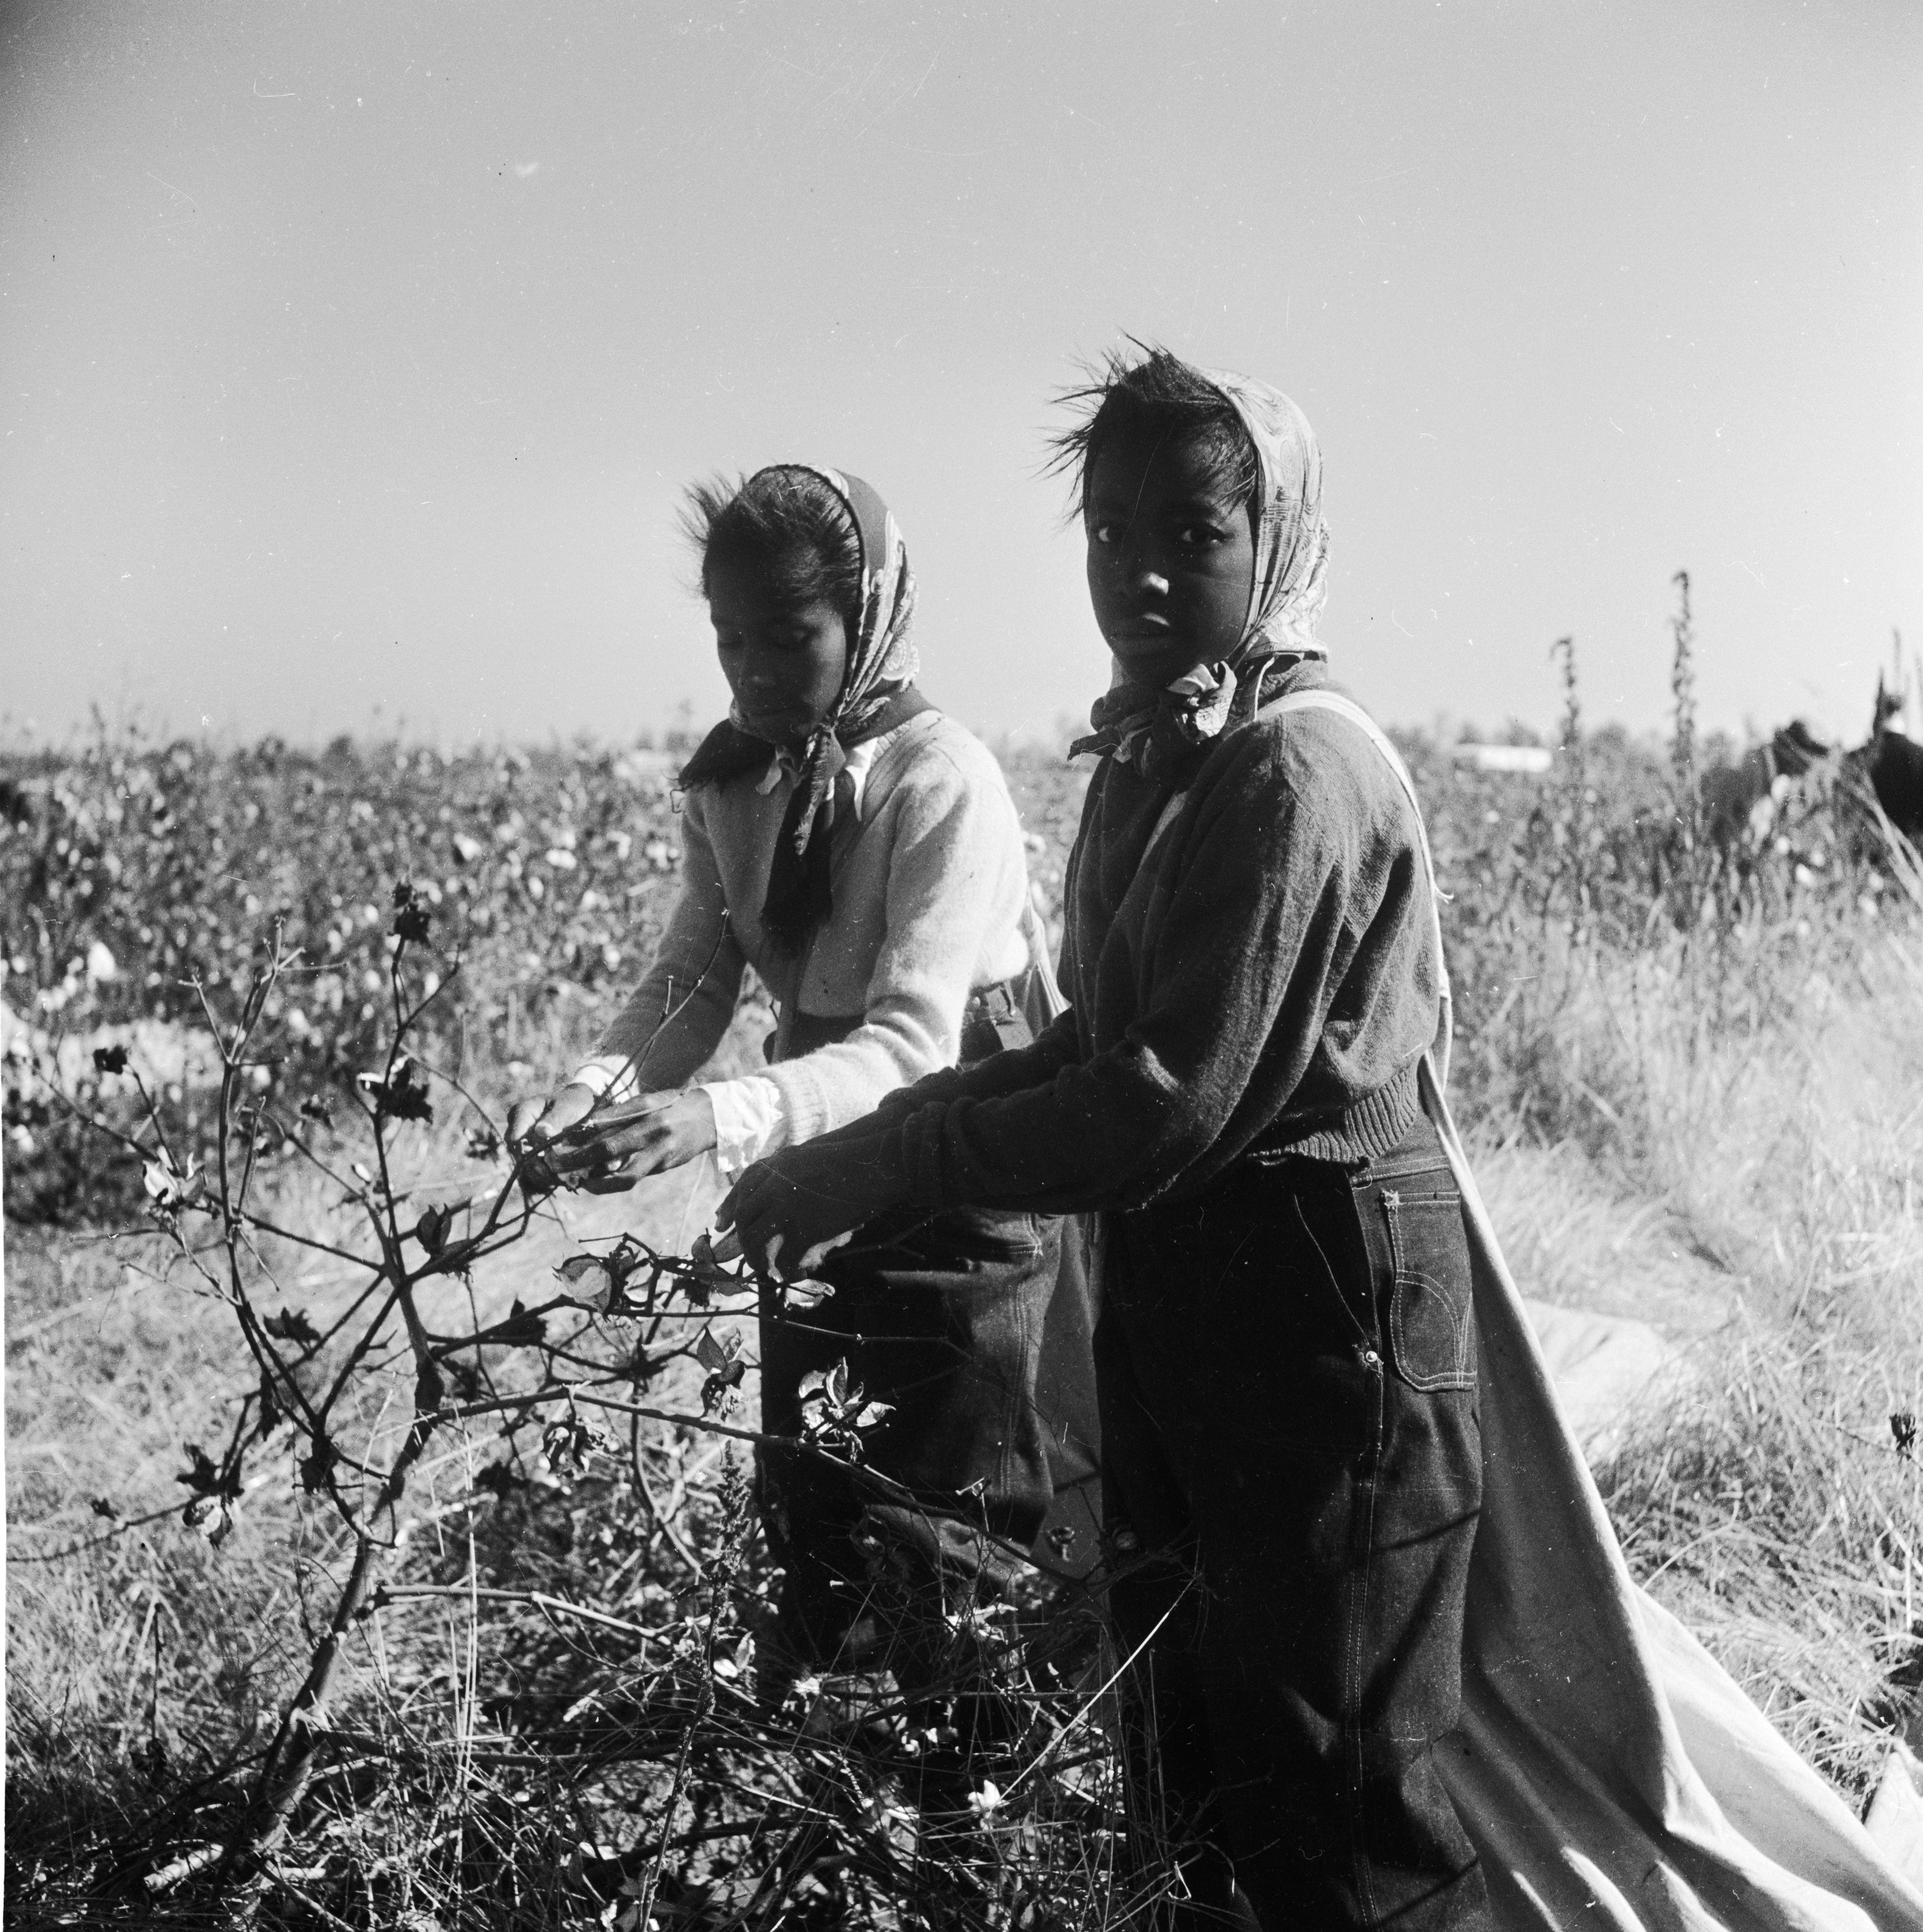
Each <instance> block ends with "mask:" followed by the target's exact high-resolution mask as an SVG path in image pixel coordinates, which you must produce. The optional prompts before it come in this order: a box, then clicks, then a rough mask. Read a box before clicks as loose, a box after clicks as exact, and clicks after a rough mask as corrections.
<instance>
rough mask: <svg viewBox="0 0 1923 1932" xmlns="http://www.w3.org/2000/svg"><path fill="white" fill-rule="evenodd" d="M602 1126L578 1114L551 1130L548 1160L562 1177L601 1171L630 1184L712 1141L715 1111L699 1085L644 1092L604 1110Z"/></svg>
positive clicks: (706, 1147)
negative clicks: (605, 1116)
mask: <svg viewBox="0 0 1923 1932" xmlns="http://www.w3.org/2000/svg"><path fill="white" fill-rule="evenodd" d="M607 1111H608V1113H609V1115H610V1118H609V1120H608V1121H607V1124H606V1125H603V1124H601V1123H600V1122H598V1121H594V1120H586V1119H578V1118H577V1121H576V1123H575V1124H573V1125H571V1127H568V1128H567V1129H565V1130H559V1131H556V1133H554V1135H553V1144H552V1145H550V1147H549V1148H548V1149H547V1164H548V1165H549V1166H550V1167H551V1168H553V1170H554V1172H555V1173H556V1175H559V1176H560V1177H561V1178H563V1179H568V1178H573V1177H575V1176H577V1175H583V1176H587V1175H604V1176H607V1177H609V1178H613V1179H616V1180H619V1181H623V1182H625V1183H627V1184H630V1185H631V1184H632V1183H633V1182H634V1181H638V1180H640V1178H642V1177H643V1176H644V1175H650V1174H661V1173H664V1172H666V1171H667V1169H669V1168H671V1167H679V1166H682V1164H683V1163H685V1162H688V1161H691V1160H694V1158H695V1157H697V1155H700V1154H705V1153H706V1152H707V1151H708V1150H709V1148H712V1146H713V1145H714V1144H715V1110H714V1106H713V1104H712V1102H710V1101H709V1098H708V1097H707V1096H706V1094H703V1092H702V1091H700V1088H688V1090H687V1091H685V1093H684V1092H682V1091H678V1090H676V1089H674V1088H670V1089H668V1090H667V1091H665V1092H664V1093H659V1094H643V1096H642V1097H641V1098H640V1100H633V1101H624V1102H623V1103H622V1104H621V1106H619V1107H617V1108H611V1109H608V1110H607Z"/></svg>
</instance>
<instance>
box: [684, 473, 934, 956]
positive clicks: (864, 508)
mask: <svg viewBox="0 0 1923 1932" xmlns="http://www.w3.org/2000/svg"><path fill="white" fill-rule="evenodd" d="M781 467H783V468H793V469H807V470H808V473H809V474H810V475H814V476H818V477H819V478H821V480H822V481H823V482H825V483H826V484H828V486H829V487H830V488H831V489H832V490H834V491H835V493H836V495H838V496H839V497H840V498H841V501H842V502H843V503H844V504H845V505H847V511H848V514H849V515H850V517H851V518H852V519H853V522H854V526H855V534H856V538H857V539H858V540H859V543H860V545H861V584H862V604H861V615H860V619H859V622H858V623H857V625H856V629H855V634H854V635H853V637H850V639H849V640H848V668H847V676H845V677H844V678H843V679H842V680H841V691H840V692H839V694H838V695H837V697H835V702H834V704H833V705H832V707H831V708H830V709H829V712H828V715H827V716H826V717H825V718H823V719H822V720H821V721H820V723H819V724H817V725H816V726H815V727H814V730H812V731H811V732H810V733H809V734H808V739H807V740H806V742H805V744H804V745H802V748H801V750H800V752H799V757H798V758H797V760H796V763H797V766H798V767H799V769H798V770H797V772H796V779H795V787H794V792H793V796H791V797H790V799H789V800H788V805H787V811H785V812H784V814H783V815H782V818H781V832H780V835H778V837H777V838H776V839H775V851H774V856H773V859H772V861H771V862H770V863H769V868H768V889H767V892H766V896H765V898H763V901H762V905H761V924H762V927H763V930H764V931H765V932H767V933H768V935H769V937H770V938H772V939H773V940H774V941H775V942H776V943H777V944H778V945H780V946H781V947H784V948H786V949H787V950H790V951H794V952H798V951H799V950H800V949H801V948H802V947H803V946H804V945H805V944H806V943H807V942H808V940H809V939H810V938H811V937H812V936H813V935H814V933H815V932H817V931H819V930H820V928H821V926H823V925H824V924H825V923H826V922H827V920H828V919H829V916H830V915H831V914H832V912H833V910H834V894H833V891H832V887H831V885H830V882H829V841H830V840H831V838H832V835H833V826H834V818H835V780H836V778H838V777H839V776H840V775H841V770H842V768H843V766H845V765H846V764H847V753H848V751H849V750H850V748H852V747H853V746H854V745H859V744H862V743H863V742H865V741H866V740H867V739H871V738H878V737H880V736H882V734H883V733H884V732H888V731H892V730H895V728H896V727H897V726H898V725H901V724H906V723H907V721H908V720H909V719H910V718H913V717H914V716H916V715H917V714H918V713H919V712H923V711H929V710H932V709H934V706H932V705H931V704H930V703H929V700H927V699H926V697H923V696H922V694H921V693H920V692H919V691H917V690H916V688H915V687H914V682H913V679H914V676H915V673H916V670H918V669H919V660H918V658H917V655H916V650H915V646H914V643H913V639H912V637H911V635H910V632H911V628H912V624H913V616H914V609H915V580H914V577H913V574H912V573H911V572H910V570H909V568H908V552H907V545H906V544H904V542H903V541H902V540H901V530H900V528H899V527H898V526H897V524H896V523H895V518H894V516H893V514H892V513H891V511H889V508H888V505H886V503H884V502H883V501H882V500H881V499H880V496H877V494H876V493H875V492H874V490H872V489H871V488H870V487H869V486H868V484H865V483H864V482H863V481H862V480H861V478H859V476H849V475H844V474H842V473H841V472H837V471H835V470H832V469H814V468H813V467H812V466H811V465H806V464H798V463H797V464H784V465H781ZM757 474H759V475H765V474H766V472H764V471H763V472H757ZM753 480H754V479H753V478H749V481H750V482H752V481H753ZM779 755H780V753H779V751H778V748H776V747H775V746H773V745H770V744H769V742H768V741H767V739H765V738H757V737H756V736H754V733H752V732H751V731H749V730H745V728H744V727H742V724H741V722H740V718H739V712H735V711H730V713H729V715H728V716H727V718H725V719H724V720H723V721H722V722H721V723H720V724H717V725H716V726H715V728H714V729H713V730H712V731H710V732H709V733H708V735H707V736H706V738H704V739H703V740H702V741H701V745H700V749H699V750H697V751H696V752H695V754H694V756H693V757H691V758H690V759H689V760H688V763H686V764H685V766H683V767H682V772H681V779H680V782H681V784H682V788H683V790H691V789H692V788H693V787H694V786H696V785H699V784H724V783H725V782H726V781H727V780H728V779H730V778H739V777H741V776H742V775H745V774H746V773H748V772H765V771H766V769H767V768H768V766H769V763H770V761H771V760H772V759H775V758H776V757H779Z"/></svg>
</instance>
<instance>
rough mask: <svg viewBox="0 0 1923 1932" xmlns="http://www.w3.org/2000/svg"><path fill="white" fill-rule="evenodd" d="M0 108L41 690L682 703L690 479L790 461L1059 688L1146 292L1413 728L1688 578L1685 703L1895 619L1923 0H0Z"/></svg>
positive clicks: (943, 696)
mask: <svg viewBox="0 0 1923 1932" xmlns="http://www.w3.org/2000/svg"><path fill="white" fill-rule="evenodd" d="M0 153H4V154H5V168H4V169H0V399H4V407H0V715H4V718H5V721H6V722H7V725H8V726H9V727H10V729H11V730H12V731H13V733H16V734H18V733H29V734H31V735H35V736H43V737H44V736H60V735H62V734H64V733H67V732H68V731H70V730H72V729H73V728H74V727H76V726H77V724H80V723H81V722H83V721H85V720H86V718H87V717H88V716H89V713H90V712H91V711H92V709H95V707H98V709H100V710H101V712H103V713H104V715H107V717H108V718H110V719H112V720H115V721H119V720H124V719H126V718H130V717H136V718H141V719H144V720H145V721H147V722H148V724H150V725H151V726H153V727H156V728H160V729H165V730H200V729H205V730H210V731H212V732H214V733H219V734H224V735H226V736H230V737H232V736H242V737H251V736H256V735H258V734H260V733H267V732H273V733H278V734H280V735H281V736H284V737H286V738H288V739H294V740H296V741H306V740H314V739H323V738H325V737H327V736H332V734H334V733H336V732H338V731H341V730H355V731H367V730H379V731H383V732H384V731H391V730H401V731H404V732H405V733H407V734H409V735H412V736H419V737H422V738H425V739H430V740H434V741H437V742H443V743H458V742H469V741H472V740H476V739H478V740H483V741H493V740H500V739H508V740H515V741H520V742H535V741H545V740H547V739H553V738H555V737H560V738H568V737H571V736H574V735H575V734H577V733H589V734H591V735H592V736H595V737H597V738H599V739H625V738H627V737H630V736H633V735H634V734H635V733H640V732H643V731H646V730H658V729H659V728H661V727H664V726H666V725H670V724H675V723H676V722H680V723H683V724H696V725H701V724H706V722H708V721H709V720H711V719H712V718H713V717H715V716H716V715H719V713H720V712H721V709H722V708H723V706H724V703H725V691H724V686H723V685H722V682H721V678H720V675H719V673H718V670H717V668H716V667H715V662H714V656H713V650H712V637H711V634H710V633H709V630H708V628H707V625H706V617H705V613H704V611H703V608H702V607H701V605H700V602H699V600H698V598H697V596H696V595H695V594H694V588H693V577H694V563H693V559H692V558H691V556H690V554H689V553H688V550H687V549H686V547H685V543H684V542H683V541H682V539H681V538H680V537H679V535H678V534H677V532H676V514H677V507H678V505H679V500H680V495H681V492H682V490H683V489H684V488H685V485H686V484H688V481H691V479H693V478H697V477H701V476H706V475H711V474H713V473H715V472H737V471H742V470H751V469H754V468H757V467H758V466H760V465H761V464H763V463H769V462H776V461H783V460H807V461H811V462H815V463H824V464H828V465H831V466H838V467H841V468H844V469H851V470H853V471H854V472H856V473H858V474H859V475H863V476H865V477H866V478H868V480H869V481H871V482H872V483H873V484H874V485H875V486H876V487H877V488H878V489H879V490H880V491H881V492H882V493H883V495H884V496H886V498H887V499H889V502H890V503H891V504H892V506H893V507H894V508H895V512H896V514H897V515H898V518H899V519H900V521H901V525H902V526H903V528H904V531H905V532H906V533H907V538H908V542H909V546H910V555H911V557H912V559H913V563H914V566H915V569H916V575H917V577H918V580H919V589H920V602H919V617H918V620H917V621H918V627H919V637H920V640H921V643H922V655H923V661H924V676H923V679H922V682H923V685H924V688H926V690H927V691H929V694H930V695H931V696H932V697H934V698H935V700H936V701H937V702H938V703H940V704H941V705H942V706H944V708H945V709H948V710H950V711H951V712H953V713H955V715H957V716H959V717H960V718H962V719H964V720H965V721H967V722H968V723H970V724H973V725H975V726H977V727H978V728H981V729H983V730H987V731H989V732H991V733H1025V732H1026V733H1038V734H1046V733H1050V732H1052V731H1053V730H1055V728H1056V727H1058V724H1059V723H1060V722H1061V721H1063V720H1064V718H1067V717H1070V716H1071V715H1079V714H1080V713H1081V712H1083V711H1084V710H1085V709H1086V706H1087V705H1088V702H1089V700H1090V699H1091V697H1093V696H1094V694H1096V693H1097V691H1100V689H1101V688H1102V687H1103V685H1104V684H1105V683H1106V681H1107V664H1106V654H1105V652H1103V648H1102V646H1101V643H1100V638H1099V636H1098V634H1097V631H1096V630H1095V628H1094V623H1093V621H1092V619H1091V616H1090V614H1089V611H1088V602H1087V596H1086V592H1085V588H1084V586H1083V582H1082V542H1081V538H1080V534H1079V530H1078V529H1076V528H1074V527H1073V526H1070V524H1069V523H1067V520H1065V516H1064V511H1065V506H1066V492H1065V490H1064V486H1063V485H1062V484H1061V482H1060V481H1058V480H1056V479H1053V478H1049V476H1047V475H1045V474H1044V473H1043V466H1044V463H1045V461H1046V454H1047V437H1048V435H1049V432H1050V431H1051V430H1052V429H1055V428H1059V427H1060V426H1061V423H1062V422H1063V420H1064V416H1063V413H1062V411H1061V408H1060V407H1059V406H1058V405H1057V404H1055V402H1054V401H1053V400H1052V399H1053V398H1055V396H1056V395H1057V394H1058V392H1059V391H1060V390H1061V389H1062V388H1063V387H1064V386H1065V385H1067V384H1069V383H1073V382H1074V381H1075V380H1076V377H1077V374H1078V369H1079V366H1080V365H1082V363H1084V362H1086V361H1087V359H1089V358H1091V357H1094V356H1099V355H1100V354H1101V353H1103V352H1104V351H1106V350H1110V349H1112V348H1114V347H1116V346H1118V345H1119V344H1122V343H1123V342H1124V338H1126V337H1127V336H1131V335H1133V336H1134V337H1136V338H1142V339H1144V340H1148V341H1158V342H1161V343H1164V344H1166V345H1167V346H1169V347H1171V348H1172V349H1174V350H1176V351H1178V353H1181V354H1183V355H1185V356H1190V357H1193V359H1196V360H1198V361H1200V362H1204V363H1205V364H1210V365H1221V366H1226V367H1229V368H1238V369H1241V370H1244V371H1247V372H1249V373H1250V374H1254V375H1257V376H1259V377H1263V378H1265V380H1268V381H1271V382H1272V383H1276V384H1277V386H1280V387H1281V388H1283V389H1286V390H1287V391H1288V392H1289V393H1290V394H1291V395H1293V396H1294V397H1295V399H1296V400H1297V401H1298V402H1299V403H1300V404H1301V405H1302V406H1303V407H1304V410H1306V411H1307V415H1308V416H1309V419H1310V422H1312V423H1313V425H1315V427H1316V431H1317V434H1318V435H1319V437H1320V439H1321V441H1322V448H1323V452H1324V458H1325V466H1326V478H1327V482H1326V495H1325V502H1326V505H1327V508H1328V515H1329V519H1330V523H1331V530H1332V533H1333V549H1332V553H1331V595H1330V601H1329V605H1328V612H1327V615H1326V619H1325V640H1326V642H1327V643H1328V646H1329V647H1330V650H1331V655H1332V658H1333V659H1334V662H1335V664H1336V665H1337V667H1338V669H1339V670H1340V674H1341V675H1342V676H1343V677H1344V678H1345V679H1346V680H1347V681H1348V682H1349V684H1350V685H1351V687H1352V688H1353V689H1354V690H1355V691H1356V692H1357V694H1358V695H1359V696H1360V697H1362V698H1363V700H1364V701H1365V702H1366V703H1368V704H1369V705H1370V706H1372V707H1373V709H1375V710H1376V712H1378V713H1379V715H1382V716H1383V717H1385V718H1387V719H1388V720H1390V721H1395V722H1405V723H1418V724H1425V723H1432V722H1433V721H1436V719H1437V718H1439V716H1446V717H1448V718H1451V719H1454V720H1457V721H1462V720H1468V721H1474V722H1475V723H1477V724H1479V725H1480V726H1481V727H1483V728H1484V729H1493V728H1494V727H1496V726H1497V725H1498V724H1500V722H1501V721H1502V720H1504V719H1505V718H1509V717H1512V716H1513V717H1515V718H1520V719H1521V720H1523V721H1526V722H1529V723H1531V724H1535V725H1536V726H1538V727H1548V726H1550V725H1552V724H1553V721H1554V719H1555V717H1556V712H1557V709H1558V706H1559V690H1558V687H1557V682H1556V673H1555V671H1554V669H1553V666H1552V664H1551V662H1550V646H1551V645H1552V643H1553V641H1554V640H1556V638H1557V637H1560V636H1562V635H1563V634H1573V635H1574V637H1575V639H1576V649H1577V657H1578V662H1579V664H1580V673H1581V677H1582V680H1583V687H1582V688H1583V705H1584V710H1585V713H1586V717H1587V718H1588V719H1589V721H1592V722H1595V723H1601V722H1603V721H1607V720H1610V719H1616V720H1619V721H1622V723H1624V724H1628V725H1629V726H1631V727H1634V728H1637V729H1643V728H1646V727H1653V726H1656V725H1658V724H1661V721H1662V720H1663V718H1664V713H1665V709H1666V706H1667V703H1668V682H1669V670H1670V633H1669V629H1668V619H1669V617H1670V613H1671V610H1672V609H1673V601H1674V598H1675V595H1676V592H1675V589H1674V587H1673V584H1672V582H1671V578H1672V576H1673V573H1674V572H1675V571H1677V570H1678V569H1679V568H1688V571H1690V572H1691V577H1692V580H1693V593H1694V614H1695V626H1696V634H1697V644H1698V658H1697V697H1698V702H1699V704H1700V711H1701V716H1702V719H1703V723H1704V724H1706V726H1709V727H1721V728H1725V729H1728V730H1733V731H1737V732H1740V731H1742V730H1744V729H1745V727H1746V726H1748V725H1757V726H1760V727H1763V728H1768V727H1769V726H1771V725H1772V724H1775V723H1776V722H1778V721H1781V720H1782V719H1783V718H1785V717H1787V716H1788V715H1792V714H1796V715H1805V716H1807V717H1808V718H1811V719H1812V720H1813V721H1816V722H1817V724H1819V725H1820V726H1821V727H1823V728H1824V729H1826V730H1829V731H1831V732H1833V733H1841V734H1843V735H1844V736H1861V735H1862V732H1863V730H1864V727H1866V726H1867V722H1868V718H1869V711H1870V698H1871V694H1872V692H1873V688H1874V683H1875V679H1876V670H1877V668H1878V667H1879V666H1880V665H1882V664H1885V663H1887V662H1888V659H1889V655H1890V649H1891V631H1892V630H1893V628H1900V629H1901V631H1903V634H1904V637H1905V638H1906V643H1907V645H1909V646H1923V7H1918V6H1917V5H1914V4H1913V0H1826V4H1817V5H1804V4H1785V0H1774V4H1771V3H1770V0H1610V4H1607V5H1603V4H1596V0H1531V4H1518V0H1479V4H1472V0H1319V4H1310V5H1283V4H1280V0H1247V4H1243V0H1214V3H1213V4H1211V0H1099V4H1098V3H1097V0H1088V4H1075V5H1070V4H1062V5H1051V4H1042V5H1037V4H1035V0H1010V4H1007V5H973V4H943V5H906V4H881V0H833V4H826V5H805V4H799V0H727V4H709V5H700V6H697V7H691V8H690V7H682V6H674V5H667V4H664V0H649V4H646V5H630V4H622V5H600V4H589V0H580V3H579V4H571V5H544V4H540V0H470V4H467V5H462V6H460V7H453V6H449V5H419V4H414V0H377V4H363V0H325V4H323V0H312V3H311V4H305V5H303V4H300V0H272V4H263V5H250V6H246V7H242V6H240V5H208V4H200V0H178V4H169V5H165V6H154V5H130V4H107V0H20V4H14V0H0ZM1917 722H1918V727H1919V728H1923V718H1918V720H1917Z"/></svg>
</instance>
